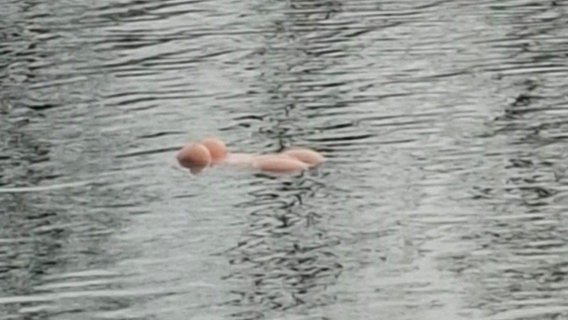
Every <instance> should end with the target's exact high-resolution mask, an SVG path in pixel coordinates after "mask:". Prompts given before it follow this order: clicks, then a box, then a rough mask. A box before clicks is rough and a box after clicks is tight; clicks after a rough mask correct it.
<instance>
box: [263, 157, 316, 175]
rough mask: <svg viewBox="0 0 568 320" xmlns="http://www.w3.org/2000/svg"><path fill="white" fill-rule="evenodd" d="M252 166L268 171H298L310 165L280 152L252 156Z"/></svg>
mask: <svg viewBox="0 0 568 320" xmlns="http://www.w3.org/2000/svg"><path fill="white" fill-rule="evenodd" d="M252 167H253V168H256V169H259V170H262V171H268V172H280V173H286V172H296V171H302V170H305V169H307V168H308V167H309V165H308V164H307V163H304V162H302V161H300V160H297V159H294V158H292V157H289V156H286V155H280V154H266V155H259V156H255V157H253V158H252Z"/></svg>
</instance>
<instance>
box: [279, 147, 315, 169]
mask: <svg viewBox="0 0 568 320" xmlns="http://www.w3.org/2000/svg"><path fill="white" fill-rule="evenodd" d="M282 154H284V155H287V156H289V157H292V158H294V159H296V160H300V161H302V162H304V163H307V164H309V165H310V166H315V165H317V164H320V163H322V162H324V161H325V158H324V157H323V156H322V155H321V154H320V153H319V152H317V151H314V150H311V149H307V148H291V149H288V150H284V151H282Z"/></svg>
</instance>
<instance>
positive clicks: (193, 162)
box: [177, 143, 211, 173]
mask: <svg viewBox="0 0 568 320" xmlns="http://www.w3.org/2000/svg"><path fill="white" fill-rule="evenodd" d="M177 161H178V162H179V164H180V165H181V166H182V167H185V168H188V169H189V170H190V171H191V173H199V172H201V171H202V170H203V169H204V168H205V167H207V166H208V165H209V164H211V154H210V153H209V150H208V149H207V148H206V147H205V146H204V145H202V144H201V143H192V144H189V145H187V146H185V147H183V148H181V150H180V151H179V152H178V154H177Z"/></svg>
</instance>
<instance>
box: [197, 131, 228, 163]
mask: <svg viewBox="0 0 568 320" xmlns="http://www.w3.org/2000/svg"><path fill="white" fill-rule="evenodd" d="M200 143H201V144H202V145H204V146H205V147H206V148H207V149H208V150H209V154H211V162H212V163H219V162H221V161H223V160H224V159H225V157H226V156H227V146H225V143H224V142H223V141H221V140H219V139H217V138H213V137H210V138H205V139H203V140H201V141H200Z"/></svg>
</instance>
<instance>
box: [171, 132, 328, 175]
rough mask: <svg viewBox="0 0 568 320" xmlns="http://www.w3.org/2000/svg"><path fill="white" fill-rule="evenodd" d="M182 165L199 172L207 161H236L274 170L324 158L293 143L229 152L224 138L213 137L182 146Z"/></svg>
mask: <svg viewBox="0 0 568 320" xmlns="http://www.w3.org/2000/svg"><path fill="white" fill-rule="evenodd" d="M177 160H178V162H179V164H180V165H181V166H182V167H185V168H188V169H190V170H191V172H192V173H199V172H201V171H202V170H203V169H204V168H205V167H207V166H210V165H223V164H224V165H235V166H241V167H249V168H254V169H257V170H261V171H267V172H275V173H291V172H298V171H302V170H306V169H308V168H310V167H313V166H316V165H318V164H320V163H322V162H324V161H325V158H324V157H323V156H322V155H321V154H320V153H318V152H317V151H314V150H311V149H308V148H301V147H293V148H290V149H287V150H284V151H283V152H280V153H270V154H248V153H229V152H228V151H227V147H226V145H225V143H224V142H223V141H221V140H220V139H217V138H214V137H208V138H205V139H203V140H201V141H199V143H191V144H189V145H187V146H185V147H183V148H182V149H181V150H180V151H179V152H178V155H177Z"/></svg>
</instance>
